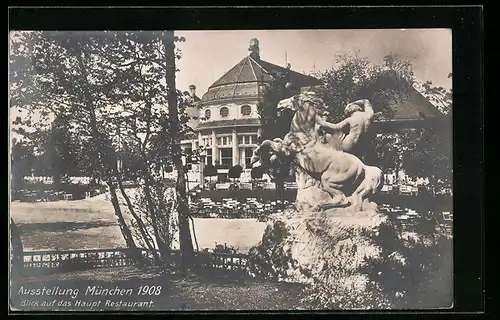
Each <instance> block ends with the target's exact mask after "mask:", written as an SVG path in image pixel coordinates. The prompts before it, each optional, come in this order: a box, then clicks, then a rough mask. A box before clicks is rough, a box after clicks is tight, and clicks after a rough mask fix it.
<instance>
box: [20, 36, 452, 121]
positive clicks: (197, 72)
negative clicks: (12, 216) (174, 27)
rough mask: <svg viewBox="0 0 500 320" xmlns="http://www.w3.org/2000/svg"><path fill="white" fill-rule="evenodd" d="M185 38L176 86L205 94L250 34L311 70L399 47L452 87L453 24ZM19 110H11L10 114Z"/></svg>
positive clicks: (375, 58)
mask: <svg viewBox="0 0 500 320" xmlns="http://www.w3.org/2000/svg"><path fill="white" fill-rule="evenodd" d="M175 33H176V35H177V36H183V37H185V38H186V42H180V43H178V44H177V47H178V48H179V49H180V50H181V52H182V54H181V59H180V60H178V61H177V68H178V69H179V70H180V71H179V72H178V73H177V76H176V85H177V88H178V89H180V90H182V91H185V90H186V91H187V90H188V87H189V85H191V84H194V85H195V86H196V87H197V88H196V93H197V95H198V96H199V97H201V96H202V95H203V94H204V93H205V92H206V91H207V89H208V87H209V86H210V85H211V84H212V83H214V82H215V81H216V80H217V79H219V78H220V77H221V76H222V75H223V74H224V73H225V72H226V71H228V70H229V69H231V68H232V67H233V66H234V65H236V64H237V63H238V62H239V61H241V60H242V59H243V58H244V57H245V56H247V55H248V53H249V51H248V47H249V42H250V39H252V38H257V39H258V40H259V46H260V56H261V59H263V60H265V61H268V62H271V63H274V64H277V65H281V66H286V63H287V62H288V63H290V64H291V66H292V70H294V71H297V72H304V73H306V74H309V73H310V72H312V71H313V70H314V69H315V70H316V71H321V70H327V69H331V68H332V67H334V66H335V56H336V54H339V53H347V52H354V51H355V50H357V51H358V52H359V55H360V56H364V57H366V58H368V59H369V60H370V61H372V62H374V63H382V60H383V57H384V56H385V55H387V54H389V53H391V52H392V53H396V54H399V55H401V56H403V57H407V58H410V59H411V61H412V64H413V71H414V73H415V76H416V77H417V79H418V80H420V81H429V80H430V81H432V82H433V83H434V84H435V85H437V86H442V87H444V88H447V89H450V88H451V79H449V78H448V74H449V73H450V72H452V38H451V30H450V29H391V30H389V29H385V30H384V29H358V30H347V29H346V30H234V31H231V30H217V31H208V30H207V31H205V30H204V31H175ZM16 116H19V114H18V113H17V111H16V110H11V118H15V117H16Z"/></svg>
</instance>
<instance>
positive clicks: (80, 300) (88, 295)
mask: <svg viewBox="0 0 500 320" xmlns="http://www.w3.org/2000/svg"><path fill="white" fill-rule="evenodd" d="M141 287H142V288H143V289H144V288H148V289H149V290H146V293H144V292H142V291H144V290H142V291H141V292H139V291H140V288H141ZM44 289H45V290H44ZM104 289H118V290H113V291H109V292H108V293H107V294H106V292H105V290H104ZM122 289H123V290H122ZM299 289H300V287H299V286H297V285H292V284H275V283H268V282H259V281H253V280H247V279H235V278H228V277H225V278H223V277H213V276H212V277H209V276H207V275H205V276H197V275H191V276H189V277H181V276H180V275H178V274H175V273H172V272H168V273H167V272H162V271H160V270H159V269H157V268H148V269H138V268H134V267H126V268H109V269H98V270H91V271H84V272H70V273H59V274H54V275H47V276H37V277H25V278H23V279H22V280H21V281H20V282H19V283H18V284H13V285H12V288H11V307H12V308H13V309H14V310H22V311H35V310H42V311H48V310H50V311H159V310H162V311H182V310H290V309H297V308H300V304H299V303H298V298H297V296H296V295H297V293H298V291H299ZM49 290H50V291H49ZM141 293H142V294H141Z"/></svg>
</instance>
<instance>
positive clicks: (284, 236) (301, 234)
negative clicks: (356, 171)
mask: <svg viewBox="0 0 500 320" xmlns="http://www.w3.org/2000/svg"><path fill="white" fill-rule="evenodd" d="M392 231H393V228H392V227H391V224H390V222H389V220H388V218H387V216H386V215H384V214H381V213H379V212H378V211H377V210H376V209H375V210H367V211H361V212H353V211H352V210H349V209H340V208H336V209H330V210H325V211H322V212H313V211H300V212H299V211H293V210H290V211H286V212H284V213H283V214H282V215H280V216H274V217H272V218H271V220H270V221H268V225H267V228H266V231H265V232H264V236H263V238H262V241H261V242H260V243H259V245H257V246H256V247H254V248H252V249H251V250H250V252H249V253H250V257H251V259H250V261H251V269H252V272H254V273H255V274H256V275H257V274H258V275H260V276H264V277H268V278H269V277H270V278H273V279H274V280H278V281H284V282H297V283H303V284H306V285H312V286H311V288H313V291H311V297H312V295H315V294H316V295H318V297H312V299H320V300H321V299H325V301H329V302H332V299H333V300H334V302H335V300H336V299H337V300H336V301H337V302H338V301H339V299H340V300H341V299H344V300H345V301H346V306H347V307H352V308H365V307H366V306H367V304H368V305H370V303H367V302H366V299H372V298H373V299H381V300H384V299H385V298H384V295H383V294H381V295H380V296H377V293H376V292H377V290H379V288H378V284H377V281H376V276H378V275H377V274H375V276H374V274H373V273H374V270H375V269H373V268H372V267H373V266H374V265H377V264H380V263H382V264H383V263H387V264H388V266H387V268H388V269H391V268H393V267H394V265H399V266H401V267H403V266H404V264H405V260H404V258H403V257H402V256H401V255H399V254H398V253H397V252H394V254H393V255H392V256H391V257H390V258H387V257H383V256H382V254H381V253H382V251H383V248H381V246H382V245H381V243H383V242H384V240H385V241H389V242H397V241H399V240H398V237H397V235H396V234H395V233H393V232H392ZM384 238H388V239H384ZM378 267H380V266H378ZM381 268H382V269H381V270H384V266H382V267H381ZM379 269H380V268H377V270H379ZM396 278H397V276H396ZM322 295H323V296H322ZM350 299H352V300H350ZM358 300H359V303H357V301H358ZM377 303H378V305H380V307H384V304H383V302H377ZM325 306H326V307H328V303H326V304H325ZM366 308H370V307H369V306H368V307H366Z"/></svg>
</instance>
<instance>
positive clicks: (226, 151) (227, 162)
mask: <svg viewBox="0 0 500 320" xmlns="http://www.w3.org/2000/svg"><path fill="white" fill-rule="evenodd" d="M219 150H220V164H221V165H223V166H227V167H229V168H230V167H232V166H233V149H231V148H221V149H219Z"/></svg>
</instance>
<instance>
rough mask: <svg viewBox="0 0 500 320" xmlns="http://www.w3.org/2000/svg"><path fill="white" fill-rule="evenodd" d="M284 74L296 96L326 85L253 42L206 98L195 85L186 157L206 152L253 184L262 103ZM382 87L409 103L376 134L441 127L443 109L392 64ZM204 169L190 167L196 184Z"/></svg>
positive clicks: (209, 159)
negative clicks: (266, 56)
mask: <svg viewBox="0 0 500 320" xmlns="http://www.w3.org/2000/svg"><path fill="white" fill-rule="evenodd" d="M284 73H287V74H288V77H287V81H289V82H290V84H291V89H289V91H290V93H291V94H298V93H300V92H301V91H304V90H308V89H309V88H310V87H314V86H318V85H320V84H321V81H320V80H318V79H316V78H314V77H311V76H307V75H304V74H301V73H298V72H294V71H293V70H290V65H288V66H287V67H280V66H277V65H275V64H272V63H269V62H267V61H264V60H262V59H261V57H260V49H259V42H258V40H257V39H252V40H251V41H250V47H249V54H248V55H247V56H246V57H244V58H243V59H242V60H241V61H240V62H239V63H237V64H236V65H235V66H234V67H232V68H231V69H229V70H228V71H227V72H226V73H225V74H224V75H223V76H222V77H220V78H219V79H218V80H217V81H215V82H214V83H213V84H212V85H211V86H210V87H209V88H208V90H207V92H206V93H205V94H203V96H202V98H201V99H200V98H198V97H197V96H196V92H195V89H196V88H195V87H194V86H190V91H191V92H190V95H191V96H192V97H193V99H194V101H195V103H194V106H193V107H189V108H188V109H187V110H186V112H187V114H188V115H189V116H190V117H191V120H190V121H189V123H188V125H189V126H190V127H191V128H192V129H193V132H192V133H190V134H188V135H186V136H185V137H184V139H183V140H182V141H181V147H182V149H183V150H184V152H185V153H187V154H189V153H190V151H192V150H196V149H198V148H199V147H202V148H203V150H204V155H205V157H204V164H205V165H206V164H213V165H214V166H216V167H218V169H219V170H218V172H219V173H220V174H222V175H224V174H227V171H228V169H229V168H231V167H233V166H235V165H240V166H242V167H243V168H244V172H243V174H242V179H241V180H242V181H245V180H250V177H249V175H250V169H251V167H250V159H251V157H252V154H253V150H254V149H255V148H256V147H257V143H258V142H257V141H258V138H259V136H260V135H261V128H260V127H261V123H260V118H259V111H258V104H259V102H261V101H262V99H263V93H264V90H265V88H266V87H267V86H269V85H270V84H271V83H272V82H273V81H275V80H277V79H278V78H279V77H280V76H281V75H282V74H284ZM380 86H382V87H385V88H387V87H389V88H403V87H404V88H407V89H409V91H408V92H409V99H406V100H405V101H402V102H400V103H398V105H397V106H395V107H394V109H395V115H394V117H393V118H392V119H390V120H386V121H385V120H382V119H379V120H376V121H375V123H374V124H373V125H372V127H371V128H372V129H371V130H375V131H378V132H386V133H387V132H399V131H401V130H406V129H412V128H417V127H420V126H424V125H433V126H439V125H440V124H439V121H440V119H441V116H442V114H441V112H440V111H439V110H438V108H437V107H436V106H435V105H433V104H432V103H431V102H430V101H429V99H427V98H426V97H425V96H424V95H423V94H422V93H421V92H420V91H419V90H417V88H415V87H414V85H412V84H411V81H408V80H407V79H403V78H401V77H400V76H399V72H397V71H396V70H393V69H392V67H391V66H390V65H388V66H387V67H386V72H385V76H383V77H381V79H380ZM436 121H438V122H437V123H436ZM201 167H202V166H201V165H193V166H192V167H191V169H190V170H189V171H190V172H189V173H188V175H190V176H191V177H190V180H191V181H198V180H199V177H200V171H201V170H200V168H201Z"/></svg>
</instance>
